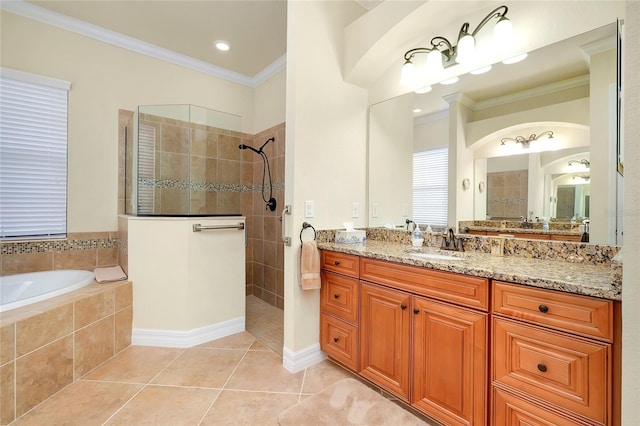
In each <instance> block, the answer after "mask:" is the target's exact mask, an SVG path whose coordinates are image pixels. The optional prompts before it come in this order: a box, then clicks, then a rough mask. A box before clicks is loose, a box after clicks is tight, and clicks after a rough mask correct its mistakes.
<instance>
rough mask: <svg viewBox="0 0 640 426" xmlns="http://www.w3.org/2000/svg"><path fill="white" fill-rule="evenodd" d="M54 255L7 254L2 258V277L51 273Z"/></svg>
mask: <svg viewBox="0 0 640 426" xmlns="http://www.w3.org/2000/svg"><path fill="white" fill-rule="evenodd" d="M52 269H53V253H51V252H47V253H27V254H5V255H3V256H2V275H13V274H22V273H25V272H41V271H51V270H52Z"/></svg>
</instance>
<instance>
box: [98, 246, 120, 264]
mask: <svg viewBox="0 0 640 426" xmlns="http://www.w3.org/2000/svg"><path fill="white" fill-rule="evenodd" d="M117 264H118V248H117V247H109V248H99V249H98V263H97V266H113V265H117Z"/></svg>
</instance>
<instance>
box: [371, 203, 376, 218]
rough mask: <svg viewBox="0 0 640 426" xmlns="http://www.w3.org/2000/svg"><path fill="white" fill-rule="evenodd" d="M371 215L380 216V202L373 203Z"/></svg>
mask: <svg viewBox="0 0 640 426" xmlns="http://www.w3.org/2000/svg"><path fill="white" fill-rule="evenodd" d="M371 217H378V203H372V204H371Z"/></svg>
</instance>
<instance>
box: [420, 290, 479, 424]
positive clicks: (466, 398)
mask: <svg viewBox="0 0 640 426" xmlns="http://www.w3.org/2000/svg"><path fill="white" fill-rule="evenodd" d="M412 316H413V333H414V345H413V375H412V376H413V396H412V401H411V402H412V404H413V405H414V406H416V407H417V408H419V409H420V410H422V411H424V412H426V413H427V414H429V415H431V416H433V417H434V418H435V419H437V420H439V421H441V422H443V423H445V424H450V425H484V424H485V423H486V406H487V388H488V385H487V376H488V373H487V369H488V360H487V355H486V353H487V346H488V345H487V314H483V313H480V312H474V311H470V310H468V309H464V308H459V307H456V306H453V305H448V304H445V303H440V302H435V301H431V300H429V299H424V298H421V297H414V300H413V309H412Z"/></svg>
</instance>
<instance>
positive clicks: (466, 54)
mask: <svg viewBox="0 0 640 426" xmlns="http://www.w3.org/2000/svg"><path fill="white" fill-rule="evenodd" d="M475 51H476V40H475V39H474V38H473V36H472V35H470V34H465V35H464V36H463V37H462V38H461V39H460V40H459V41H458V47H456V62H457V63H459V64H462V63H465V62H468V61H469V60H471V59H473V54H474V53H475Z"/></svg>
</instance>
